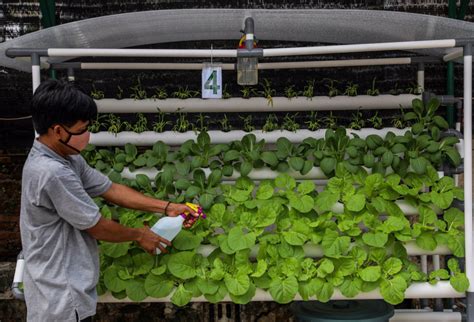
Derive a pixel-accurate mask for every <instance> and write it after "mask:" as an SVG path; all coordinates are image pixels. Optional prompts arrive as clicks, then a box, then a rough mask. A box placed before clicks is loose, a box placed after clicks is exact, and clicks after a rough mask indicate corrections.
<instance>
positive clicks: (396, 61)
mask: <svg viewBox="0 0 474 322" xmlns="http://www.w3.org/2000/svg"><path fill="white" fill-rule="evenodd" d="M411 63H412V60H411V58H410V57H400V58H374V59H341V60H326V61H302V62H283V63H259V64H258V69H260V70H264V69H292V68H330V67H354V66H380V65H409V64H411ZM202 67H203V66H202V64H199V63H81V69H112V70H117V69H127V70H135V69H137V70H201V69H202ZM221 67H222V70H234V69H235V64H221Z"/></svg>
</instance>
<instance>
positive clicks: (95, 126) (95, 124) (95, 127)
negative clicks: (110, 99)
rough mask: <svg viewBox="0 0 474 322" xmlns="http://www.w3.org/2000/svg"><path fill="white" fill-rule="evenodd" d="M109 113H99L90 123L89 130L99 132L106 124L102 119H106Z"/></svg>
mask: <svg viewBox="0 0 474 322" xmlns="http://www.w3.org/2000/svg"><path fill="white" fill-rule="evenodd" d="M106 116H107V115H104V114H102V115H99V114H97V117H96V118H95V120H92V122H91V123H90V124H89V132H91V133H97V132H99V131H100V129H101V127H102V126H103V125H104V123H103V122H101V120H102V119H104V118H105V117H106Z"/></svg>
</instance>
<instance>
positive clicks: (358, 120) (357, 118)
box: [349, 110, 365, 130]
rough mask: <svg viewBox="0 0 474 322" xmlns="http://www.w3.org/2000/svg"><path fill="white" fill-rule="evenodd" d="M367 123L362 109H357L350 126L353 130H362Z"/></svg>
mask: <svg viewBox="0 0 474 322" xmlns="http://www.w3.org/2000/svg"><path fill="white" fill-rule="evenodd" d="M364 125H365V120H364V118H363V116H362V113H361V111H360V110H359V111H357V113H353V114H352V121H351V123H350V124H349V127H350V128H351V129H353V130H360V129H361V128H363V127H364Z"/></svg>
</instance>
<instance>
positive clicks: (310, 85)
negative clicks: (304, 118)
mask: <svg viewBox="0 0 474 322" xmlns="http://www.w3.org/2000/svg"><path fill="white" fill-rule="evenodd" d="M314 82H315V81H314V79H313V80H311V81H307V82H306V86H305V87H304V90H303V96H305V97H306V99H309V100H311V101H312V100H313V96H314Z"/></svg>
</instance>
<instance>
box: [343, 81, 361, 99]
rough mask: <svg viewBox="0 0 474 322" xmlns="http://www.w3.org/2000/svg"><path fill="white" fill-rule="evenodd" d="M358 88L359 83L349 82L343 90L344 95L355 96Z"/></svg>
mask: <svg viewBox="0 0 474 322" xmlns="http://www.w3.org/2000/svg"><path fill="white" fill-rule="evenodd" d="M358 88H359V85H357V84H353V83H352V82H349V84H347V87H346V90H345V91H344V95H347V96H357V89H358Z"/></svg>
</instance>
